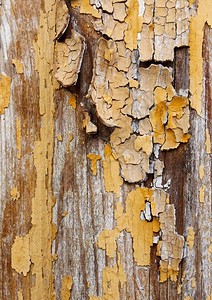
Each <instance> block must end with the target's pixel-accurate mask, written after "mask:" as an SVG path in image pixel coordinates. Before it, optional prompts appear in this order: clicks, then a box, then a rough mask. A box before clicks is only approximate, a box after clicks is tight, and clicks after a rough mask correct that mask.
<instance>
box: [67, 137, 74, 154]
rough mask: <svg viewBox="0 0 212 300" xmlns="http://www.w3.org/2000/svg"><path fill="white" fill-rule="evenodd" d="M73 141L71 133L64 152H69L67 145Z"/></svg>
mask: <svg viewBox="0 0 212 300" xmlns="http://www.w3.org/2000/svg"><path fill="white" fill-rule="evenodd" d="M72 140H73V133H71V134H70V138H69V140H68V142H67V144H66V151H69V150H70V148H69V144H70V143H71V141H72Z"/></svg>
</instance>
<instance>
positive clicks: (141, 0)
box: [138, 0, 145, 17]
mask: <svg viewBox="0 0 212 300" xmlns="http://www.w3.org/2000/svg"><path fill="white" fill-rule="evenodd" d="M138 3H139V12H138V16H139V17H140V16H143V14H144V11H145V3H144V0H138Z"/></svg>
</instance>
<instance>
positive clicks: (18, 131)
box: [16, 118, 21, 159]
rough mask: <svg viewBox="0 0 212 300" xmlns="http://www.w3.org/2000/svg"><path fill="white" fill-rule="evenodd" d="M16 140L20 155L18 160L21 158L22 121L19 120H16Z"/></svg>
mask: <svg viewBox="0 0 212 300" xmlns="http://www.w3.org/2000/svg"><path fill="white" fill-rule="evenodd" d="M16 140H17V142H16V143H17V144H16V145H17V150H18V155H17V158H18V159H20V158H21V119H20V118H17V119H16Z"/></svg>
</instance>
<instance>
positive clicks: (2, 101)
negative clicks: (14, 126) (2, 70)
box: [0, 74, 11, 114]
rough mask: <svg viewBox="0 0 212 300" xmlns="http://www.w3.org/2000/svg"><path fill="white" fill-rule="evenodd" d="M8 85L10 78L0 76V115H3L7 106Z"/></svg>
mask: <svg viewBox="0 0 212 300" xmlns="http://www.w3.org/2000/svg"><path fill="white" fill-rule="evenodd" d="M10 84H11V78H10V77H7V76H4V75H2V74H1V75H0V114H4V109H5V108H7V107H8V106H9V102H10Z"/></svg>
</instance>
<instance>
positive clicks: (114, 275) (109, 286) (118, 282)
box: [89, 262, 127, 300]
mask: <svg viewBox="0 0 212 300" xmlns="http://www.w3.org/2000/svg"><path fill="white" fill-rule="evenodd" d="M126 279H127V275H126V273H125V272H124V268H123V265H122V264H120V262H119V263H118V266H117V265H115V266H114V267H112V268H110V267H106V268H105V269H104V270H103V275H102V289H103V297H102V298H99V297H95V296H90V297H89V299H90V300H97V299H103V300H114V299H120V293H119V286H120V287H121V288H123V286H124V284H125V283H126Z"/></svg>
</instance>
